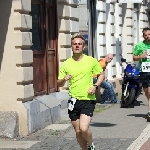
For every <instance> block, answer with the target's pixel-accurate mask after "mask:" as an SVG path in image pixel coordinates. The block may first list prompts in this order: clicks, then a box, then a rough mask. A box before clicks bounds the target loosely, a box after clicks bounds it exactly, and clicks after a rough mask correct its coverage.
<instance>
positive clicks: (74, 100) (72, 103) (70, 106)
mask: <svg viewBox="0 0 150 150" xmlns="http://www.w3.org/2000/svg"><path fill="white" fill-rule="evenodd" d="M76 100H77V99H76V98H71V99H69V100H68V104H69V105H68V109H69V110H70V111H72V110H73V109H74V105H75V103H76Z"/></svg>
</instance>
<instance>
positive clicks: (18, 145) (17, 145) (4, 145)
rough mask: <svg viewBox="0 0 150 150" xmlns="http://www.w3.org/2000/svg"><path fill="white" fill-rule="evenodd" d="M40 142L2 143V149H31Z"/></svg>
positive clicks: (0, 146) (0, 142)
mask: <svg viewBox="0 0 150 150" xmlns="http://www.w3.org/2000/svg"><path fill="white" fill-rule="evenodd" d="M38 142H40V141H0V148H23V149H27V148H30V147H31V146H32V145H34V144H36V143H38Z"/></svg>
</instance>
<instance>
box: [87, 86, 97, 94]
mask: <svg viewBox="0 0 150 150" xmlns="http://www.w3.org/2000/svg"><path fill="white" fill-rule="evenodd" d="M95 92H96V87H95V86H93V87H91V88H90V89H89V90H88V93H89V94H95Z"/></svg>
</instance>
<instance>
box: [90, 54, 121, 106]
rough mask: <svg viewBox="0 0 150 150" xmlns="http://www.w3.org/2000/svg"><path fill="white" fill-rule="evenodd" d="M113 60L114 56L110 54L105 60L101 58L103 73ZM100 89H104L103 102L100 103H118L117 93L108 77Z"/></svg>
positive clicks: (95, 79) (94, 80)
mask: <svg viewBox="0 0 150 150" xmlns="http://www.w3.org/2000/svg"><path fill="white" fill-rule="evenodd" d="M112 59H113V55H112V54H110V53H109V54H107V55H106V56H105V58H101V59H100V60H99V61H98V62H99V64H100V66H101V67H102V68H103V71H105V69H106V67H107V65H108V63H110V62H111V61H112ZM93 77H94V78H93V82H94V83H95V82H96V81H97V78H96V77H95V75H93ZM100 87H102V88H103V89H104V92H103V94H102V97H101V101H100V103H101V104H107V103H108V99H109V100H110V102H111V103H118V101H117V99H116V93H115V91H114V87H113V84H112V83H111V82H108V80H107V77H105V80H103V82H102V83H101V85H100Z"/></svg>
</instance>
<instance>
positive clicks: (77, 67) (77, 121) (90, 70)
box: [57, 34, 104, 150]
mask: <svg viewBox="0 0 150 150" xmlns="http://www.w3.org/2000/svg"><path fill="white" fill-rule="evenodd" d="M84 44H85V39H84V37H83V36H82V35H80V34H75V35H73V36H72V38H71V46H72V51H73V56H72V57H70V58H68V59H67V60H66V61H64V62H63V64H62V66H61V68H60V71H59V76H58V80H57V83H58V86H59V87H61V86H64V84H65V82H66V81H69V95H70V96H71V98H70V100H69V101H68V104H69V107H68V114H69V118H70V119H71V123H72V125H73V127H74V130H75V132H76V138H77V141H78V143H79V145H80V147H81V148H82V150H95V145H94V144H93V141H92V132H91V131H90V129H89V124H90V122H91V119H92V116H93V111H94V109H95V104H96V98H95V92H96V89H97V87H98V86H99V85H100V84H101V83H102V81H103V79H104V73H103V69H102V67H101V66H100V65H99V63H98V61H97V60H96V59H95V58H93V57H91V56H87V55H84V54H83V50H84ZM92 74H96V75H98V74H99V77H98V80H97V82H95V84H93V80H92V79H93V78H92Z"/></svg>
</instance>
